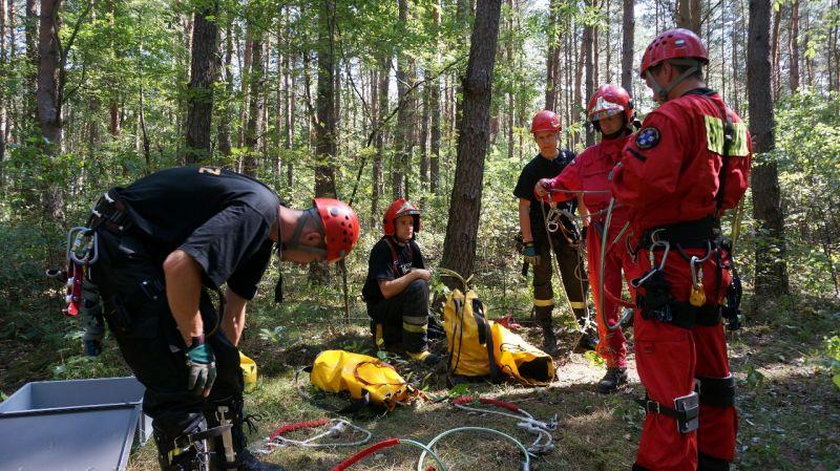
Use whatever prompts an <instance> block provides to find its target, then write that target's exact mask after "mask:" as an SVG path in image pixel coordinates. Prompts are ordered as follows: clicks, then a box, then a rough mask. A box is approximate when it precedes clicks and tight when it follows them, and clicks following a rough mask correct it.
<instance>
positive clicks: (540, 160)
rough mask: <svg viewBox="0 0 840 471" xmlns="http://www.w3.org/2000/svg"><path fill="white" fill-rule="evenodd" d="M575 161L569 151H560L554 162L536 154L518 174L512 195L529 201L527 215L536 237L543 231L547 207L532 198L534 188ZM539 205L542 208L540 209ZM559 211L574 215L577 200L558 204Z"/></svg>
mask: <svg viewBox="0 0 840 471" xmlns="http://www.w3.org/2000/svg"><path fill="white" fill-rule="evenodd" d="M574 159H575V153H574V152H572V151H570V150H561V151H560V153H559V154H557V157H555V158H554V160H548V159H546V158H544V157H543V156H542V155H540V154H537V156H536V157H534V158H533V159H531V161H530V162H528V163H527V164H525V167H524V168H523V169H522V173H520V174H519V181H517V182H516V188H514V190H513V195H514V196H516V197H517V198H524V199H527V200H529V201H531V208H530V210H529V211H528V214H529V215H530V216H531V232H532V233H533V234H534V236H535V237H536V235H537V231H538V230H539V231H543V232H544V231H545V229H543V226H544V225H545V223H544V222H543V213H542V212H543V210H544V211H545V212H546V214H548V210H549V206H548V204H547V203H542V202H540V201H539V200H537V197H536V196H534V186H536V184H537V182H538V181H539V180H540V179H541V178H554V177H556V176H557V175H559V174H560V172H562V171H563V169H564V168H566V165H568V164H569V163H570V162H571V161H572V160H574ZM540 205H542V206H543V208H542V209H540ZM557 207H558V208H559V209H568V210H569V212H570V213H574V211H575V209H576V208H577V200H576V199H571V200H569V201H567V202H565V203H558V204H557ZM541 233H542V232H540V234H541Z"/></svg>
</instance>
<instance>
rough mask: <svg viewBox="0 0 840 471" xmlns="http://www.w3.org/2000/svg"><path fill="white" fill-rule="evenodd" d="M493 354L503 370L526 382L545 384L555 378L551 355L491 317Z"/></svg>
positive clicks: (525, 383)
mask: <svg viewBox="0 0 840 471" xmlns="http://www.w3.org/2000/svg"><path fill="white" fill-rule="evenodd" d="M490 331H491V333H492V337H493V346H494V347H493V348H494V355H493V356H494V357H495V360H496V364H497V365H498V366H499V369H500V370H501V372H502V373H503V374H506V375H508V376H510V377H512V378H513V379H514V380H516V381H518V382H519V383H521V384H524V385H526V386H546V385H547V384H548V383H550V382H552V381H554V378H555V371H554V361H553V360H552V359H551V355H549V354H547V353H545V352H543V351H542V350H540V349H538V348H537V347H535V346H533V345H531V344H529V343H528V342H526V341H525V339H523V338H522V337H520V336H519V335H518V334H515V333H513V332H511V331H510V330H508V329H507V328H506V327H505V326H503V325H501V324H498V323H496V322H493V321H490Z"/></svg>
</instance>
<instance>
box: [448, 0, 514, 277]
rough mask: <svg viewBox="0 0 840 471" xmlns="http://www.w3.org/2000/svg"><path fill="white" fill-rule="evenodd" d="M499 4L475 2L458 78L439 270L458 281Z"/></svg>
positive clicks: (477, 176) (478, 175)
mask: <svg viewBox="0 0 840 471" xmlns="http://www.w3.org/2000/svg"><path fill="white" fill-rule="evenodd" d="M501 3H502V2H501V0H481V1H479V2H478V4H477V8H476V15H475V23H474V26H473V33H472V37H471V40H470V56H469V62H468V63H467V73H466V77H464V80H463V90H464V106H463V116H462V119H461V120H460V124H459V137H458V156H457V161H456V167H455V182H454V184H453V186H452V196H451V199H450V205H449V221H448V224H447V226H446V239H445V240H444V246H443V257H442V258H441V263H440V266H442V267H446V268H449V269H450V270H454V271H455V272H457V273H459V274H461V275H462V276H463V277H464V278H467V277H469V276H470V275H471V274H472V272H473V266H474V264H475V250H476V239H477V235H478V220H479V215H480V213H481V192H482V186H483V179H484V159H485V155H486V154H487V146H488V138H489V135H490V129H489V118H490V99H491V96H492V93H491V92H492V74H493V66H494V64H495V61H496V42H497V40H498V36H499V16H500V11H501ZM455 284H456V283H452V285H455Z"/></svg>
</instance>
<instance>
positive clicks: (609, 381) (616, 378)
mask: <svg viewBox="0 0 840 471" xmlns="http://www.w3.org/2000/svg"><path fill="white" fill-rule="evenodd" d="M625 383H627V368H607V374H605V375H604V377H603V378H601V381H598V392H599V393H601V394H609V393H613V392H615V391H616V390H618V387H619V386H621V385H622V384H625Z"/></svg>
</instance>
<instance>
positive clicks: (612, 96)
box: [586, 84, 633, 123]
mask: <svg viewBox="0 0 840 471" xmlns="http://www.w3.org/2000/svg"><path fill="white" fill-rule="evenodd" d="M619 113H624V118H625V120H624V122H625V123H630V122H632V121H633V100H631V99H630V94H629V93H627V90H625V89H623V88H621V87H619V86H618V85H612V84H607V85H602V86H601V88H599V89H598V91H596V92H595V93H594V94H593V95H592V98H590V99H589V106H587V107H586V117H587V118H588V119H589V120H590V121H598V120H600V119H601V118H606V117H608V116H613V115H616V114H619Z"/></svg>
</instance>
